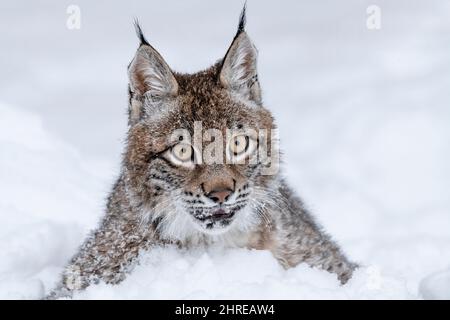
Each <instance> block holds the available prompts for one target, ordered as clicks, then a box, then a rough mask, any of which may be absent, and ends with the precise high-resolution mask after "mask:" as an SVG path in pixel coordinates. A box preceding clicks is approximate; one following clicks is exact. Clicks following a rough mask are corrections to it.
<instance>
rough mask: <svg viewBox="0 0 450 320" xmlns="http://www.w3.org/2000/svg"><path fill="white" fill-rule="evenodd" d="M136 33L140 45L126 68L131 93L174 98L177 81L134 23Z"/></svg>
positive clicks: (176, 90)
mask: <svg viewBox="0 0 450 320" xmlns="http://www.w3.org/2000/svg"><path fill="white" fill-rule="evenodd" d="M136 31H137V33H138V36H139V38H140V40H141V44H140V46H139V48H138V50H137V52H136V55H135V56H134V58H133V61H131V63H130V65H129V67H128V76H129V78H130V87H131V91H132V92H133V93H137V94H139V95H143V94H145V93H149V94H150V95H151V96H153V97H156V98H163V97H168V96H175V95H176V94H177V92H178V84H177V81H176V79H175V77H174V75H173V73H172V71H171V70H170V68H169V66H168V65H167V63H166V62H165V61H164V59H163V58H162V57H161V55H160V54H159V53H158V51H156V50H155V49H154V48H153V47H152V46H151V45H150V44H149V43H148V42H147V40H145V38H144V35H143V34H142V31H141V28H140V27H139V25H138V24H137V23H136Z"/></svg>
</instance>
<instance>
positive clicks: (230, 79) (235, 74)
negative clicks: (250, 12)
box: [219, 6, 261, 104]
mask: <svg viewBox="0 0 450 320" xmlns="http://www.w3.org/2000/svg"><path fill="white" fill-rule="evenodd" d="M244 28H245V6H244V9H243V10H242V13H241V16H240V19H239V27H238V31H237V34H236V36H235V37H234V40H233V42H232V43H231V46H230V48H229V49H228V51H227V53H226V55H225V58H224V59H223V62H222V68H221V70H220V76H219V80H220V83H221V84H222V85H223V86H224V87H225V88H227V89H229V90H231V91H233V92H235V93H238V94H239V95H241V96H242V97H244V98H246V99H248V100H250V101H254V102H256V103H257V104H261V89H260V87H259V82H258V72H257V68H256V61H257V55H258V52H257V50H256V48H255V46H254V45H253V43H252V41H251V40H250V38H249V37H248V35H247V33H246V32H245V30H244Z"/></svg>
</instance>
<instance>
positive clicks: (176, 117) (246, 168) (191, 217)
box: [49, 7, 357, 298]
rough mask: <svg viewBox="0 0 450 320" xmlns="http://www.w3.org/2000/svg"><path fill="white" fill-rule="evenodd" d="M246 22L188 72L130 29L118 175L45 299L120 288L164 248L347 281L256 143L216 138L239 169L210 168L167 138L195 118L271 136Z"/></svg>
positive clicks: (191, 149)
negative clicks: (212, 57)
mask: <svg viewBox="0 0 450 320" xmlns="http://www.w3.org/2000/svg"><path fill="white" fill-rule="evenodd" d="M245 20H246V18H245V7H244V9H243V11H242V13H241V15H240V19H239V25H238V30H237V33H236V35H235V37H234V39H233V41H232V43H231V46H230V47H229V49H228V51H227V52H226V54H225V56H224V58H223V59H221V60H219V61H218V62H217V63H215V64H214V65H213V66H211V67H210V68H208V69H206V70H204V71H200V72H198V73H194V74H181V73H177V72H174V71H172V70H171V69H170V68H169V66H168V65H167V63H166V62H165V61H164V59H163V58H162V57H161V55H160V54H159V53H158V52H157V51H156V50H155V49H154V48H153V47H152V46H151V45H150V44H149V43H148V42H147V40H146V39H145V37H144V35H143V33H142V30H141V28H140V26H139V24H138V23H136V30H137V34H138V37H139V39H140V45H139V47H138V49H137V52H136V54H135V57H134V58H133V60H132V61H131V63H130V65H129V67H128V75H129V90H128V91H129V109H128V110H129V112H128V115H129V117H128V121H129V129H128V133H127V142H126V147H125V152H124V155H123V162H122V169H121V174H120V176H119V178H118V179H117V181H116V183H115V185H114V186H113V189H112V192H111V193H110V195H109V198H108V201H107V208H106V214H105V216H104V217H103V220H102V221H101V223H100V226H99V228H98V229H97V230H95V231H94V232H92V234H91V235H90V236H89V237H88V238H87V240H86V241H85V242H84V244H83V245H82V246H81V248H80V250H79V252H78V253H77V254H76V255H75V256H74V257H73V258H72V260H71V261H70V263H69V264H68V266H67V267H66V268H65V269H64V271H63V275H62V280H61V282H60V284H59V285H58V287H57V288H56V289H55V290H54V291H53V292H52V293H51V295H50V296H49V298H57V297H61V296H70V295H71V294H72V293H73V292H74V291H76V290H82V289H84V288H86V287H88V286H89V285H90V284H94V283H98V282H99V281H103V282H106V283H109V284H117V283H119V282H120V281H122V280H123V279H124V278H125V277H126V276H127V274H128V273H129V272H130V271H131V270H132V268H133V266H134V265H135V264H136V261H137V257H138V256H139V254H140V253H142V252H145V251H147V250H151V249H152V247H154V246H164V245H169V244H172V245H176V246H179V247H182V248H187V249H189V248H193V247H208V246H211V245H219V246H224V247H241V248H251V249H259V250H269V251H270V252H271V253H272V254H273V256H274V257H275V258H276V259H277V260H278V261H279V262H280V263H281V265H282V266H284V267H285V268H289V267H293V266H296V265H298V264H299V263H302V262H304V263H307V264H308V265H310V266H312V267H319V268H322V269H325V270H327V271H329V272H332V273H335V274H336V275H337V278H338V279H339V280H340V282H341V283H342V284H345V283H346V282H347V281H348V280H349V279H350V278H351V276H352V273H353V271H354V269H355V268H356V267H357V265H356V264H355V263H352V262H350V261H349V260H348V259H347V258H346V256H345V255H344V254H343V252H342V251H341V249H340V248H339V247H338V246H337V245H336V244H335V243H334V242H333V241H332V240H331V239H330V237H329V236H328V235H327V234H325V233H324V232H323V231H322V230H321V228H320V227H319V226H318V225H317V224H316V223H315V221H314V219H313V217H312V216H311V215H310V213H309V212H308V211H307V210H305V208H304V205H303V203H302V201H301V200H300V199H299V198H298V197H297V196H296V195H294V193H293V191H292V190H291V189H290V188H289V186H288V185H287V183H286V182H285V180H283V178H282V177H281V173H279V172H278V171H276V170H275V171H274V172H273V173H272V174H267V173H266V174H264V170H265V169H267V166H269V164H268V163H267V161H264V159H259V158H257V160H256V161H249V159H250V158H252V156H253V155H254V154H256V153H257V150H258V149H259V148H262V144H263V143H262V141H260V140H259V138H258V137H255V136H254V135H253V136H249V135H245V134H243V133H242V134H237V135H236V134H235V135H232V136H231V138H230V139H229V140H227V139H228V138H225V139H224V141H223V146H224V148H223V150H222V151H219V152H217V150H216V153H223V157H224V158H226V159H227V158H228V157H229V155H230V154H231V155H232V156H235V157H239V158H240V159H241V160H244V161H239V162H233V161H223V162H220V161H216V162H213V163H206V161H204V162H202V161H201V160H199V158H201V157H202V154H201V152H199V150H197V149H198V148H197V147H195V143H194V142H193V141H192V140H189V138H188V137H185V136H183V135H180V136H179V137H178V138H177V136H176V135H175V137H176V138H175V139H168V137H169V136H172V137H173V133H174V132H180V129H181V132H185V133H187V134H190V135H191V137H192V135H194V136H195V133H194V129H195V128H194V127H195V123H198V122H201V125H202V128H203V129H202V130H207V129H215V130H216V132H217V131H218V132H219V133H220V132H222V133H225V131H226V130H227V129H234V130H236V131H237V132H245V131H242V130H245V129H246V128H252V129H255V130H263V129H264V130H275V129H276V125H275V122H274V119H273V117H272V115H271V113H270V112H269V111H268V109H266V108H265V107H264V106H263V102H262V98H261V89H260V83H259V81H258V73H257V67H256V64H257V51H256V48H255V47H254V45H253V43H252V42H251V40H250V38H249V36H248V35H247V33H246V31H245ZM194 140H195V138H194ZM211 140H213V139H211ZM216 140H220V139H216ZM267 140H271V138H268V139H267ZM272 140H273V139H272ZM216 142H217V141H216ZM272 142H273V141H272ZM221 144H222V142H219V146H220V145H221ZM219 149H220V148H219ZM267 151H268V154H271V153H272V154H273V153H275V149H274V148H271V147H268V148H267ZM199 154H200V155H199ZM221 155H222V154H220V156H221ZM253 159H254V157H253ZM247 160H248V161H247ZM271 165H272V164H271Z"/></svg>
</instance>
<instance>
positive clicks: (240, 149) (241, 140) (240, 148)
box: [229, 135, 249, 155]
mask: <svg viewBox="0 0 450 320" xmlns="http://www.w3.org/2000/svg"><path fill="white" fill-rule="evenodd" d="M248 146H249V138H248V136H244V135H239V136H234V137H233V138H231V141H230V146H229V148H230V151H231V152H232V153H233V154H234V155H239V154H242V153H244V152H245V151H247V150H248Z"/></svg>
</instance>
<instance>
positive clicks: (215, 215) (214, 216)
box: [195, 208, 236, 222]
mask: <svg viewBox="0 0 450 320" xmlns="http://www.w3.org/2000/svg"><path fill="white" fill-rule="evenodd" d="M235 213H236V211H235V210H229V211H225V210H224V209H222V208H219V209H216V210H213V211H211V213H210V214H208V215H205V216H201V217H195V218H196V219H197V220H200V221H202V222H205V221H213V222H215V221H226V220H229V219H231V218H233V217H234V215H235Z"/></svg>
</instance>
